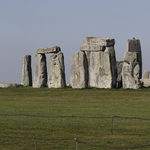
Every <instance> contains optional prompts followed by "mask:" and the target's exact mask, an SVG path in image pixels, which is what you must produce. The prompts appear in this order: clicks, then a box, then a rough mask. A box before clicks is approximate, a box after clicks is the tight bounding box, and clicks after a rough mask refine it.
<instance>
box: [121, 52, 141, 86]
mask: <svg viewBox="0 0 150 150" xmlns="http://www.w3.org/2000/svg"><path fill="white" fill-rule="evenodd" d="M138 58H139V57H138V53H136V52H125V54H124V63H123V67H122V82H123V88H125V89H126V88H130V89H138V88H140V87H141V82H140V65H139V61H138Z"/></svg>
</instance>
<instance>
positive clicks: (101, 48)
mask: <svg viewBox="0 0 150 150" xmlns="http://www.w3.org/2000/svg"><path fill="white" fill-rule="evenodd" d="M80 50H81V51H93V52H97V51H104V50H105V46H100V45H82V46H80Z"/></svg>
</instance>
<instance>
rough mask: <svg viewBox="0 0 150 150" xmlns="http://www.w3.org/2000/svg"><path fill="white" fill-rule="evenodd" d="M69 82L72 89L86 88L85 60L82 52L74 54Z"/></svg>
mask: <svg viewBox="0 0 150 150" xmlns="http://www.w3.org/2000/svg"><path fill="white" fill-rule="evenodd" d="M70 82H71V86H72V88H86V87H87V86H88V79H87V60H86V57H85V53H84V52H81V51H80V52H76V53H75V54H74V55H73V57H72V60H71V68H70Z"/></svg>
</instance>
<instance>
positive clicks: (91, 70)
mask: <svg viewBox="0 0 150 150" xmlns="http://www.w3.org/2000/svg"><path fill="white" fill-rule="evenodd" d="M85 55H86V59H87V66H88V72H87V79H88V85H89V86H91V87H95V86H96V82H95V65H96V62H95V61H96V59H95V58H96V55H97V52H87V51H86V52H85Z"/></svg>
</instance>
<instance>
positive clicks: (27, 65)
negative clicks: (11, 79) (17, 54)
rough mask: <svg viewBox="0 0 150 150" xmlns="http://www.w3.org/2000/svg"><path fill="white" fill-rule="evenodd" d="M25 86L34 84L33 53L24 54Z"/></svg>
mask: <svg viewBox="0 0 150 150" xmlns="http://www.w3.org/2000/svg"><path fill="white" fill-rule="evenodd" d="M21 84H22V85H23V86H32V69H31V55H24V56H23V67H22V81H21Z"/></svg>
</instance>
